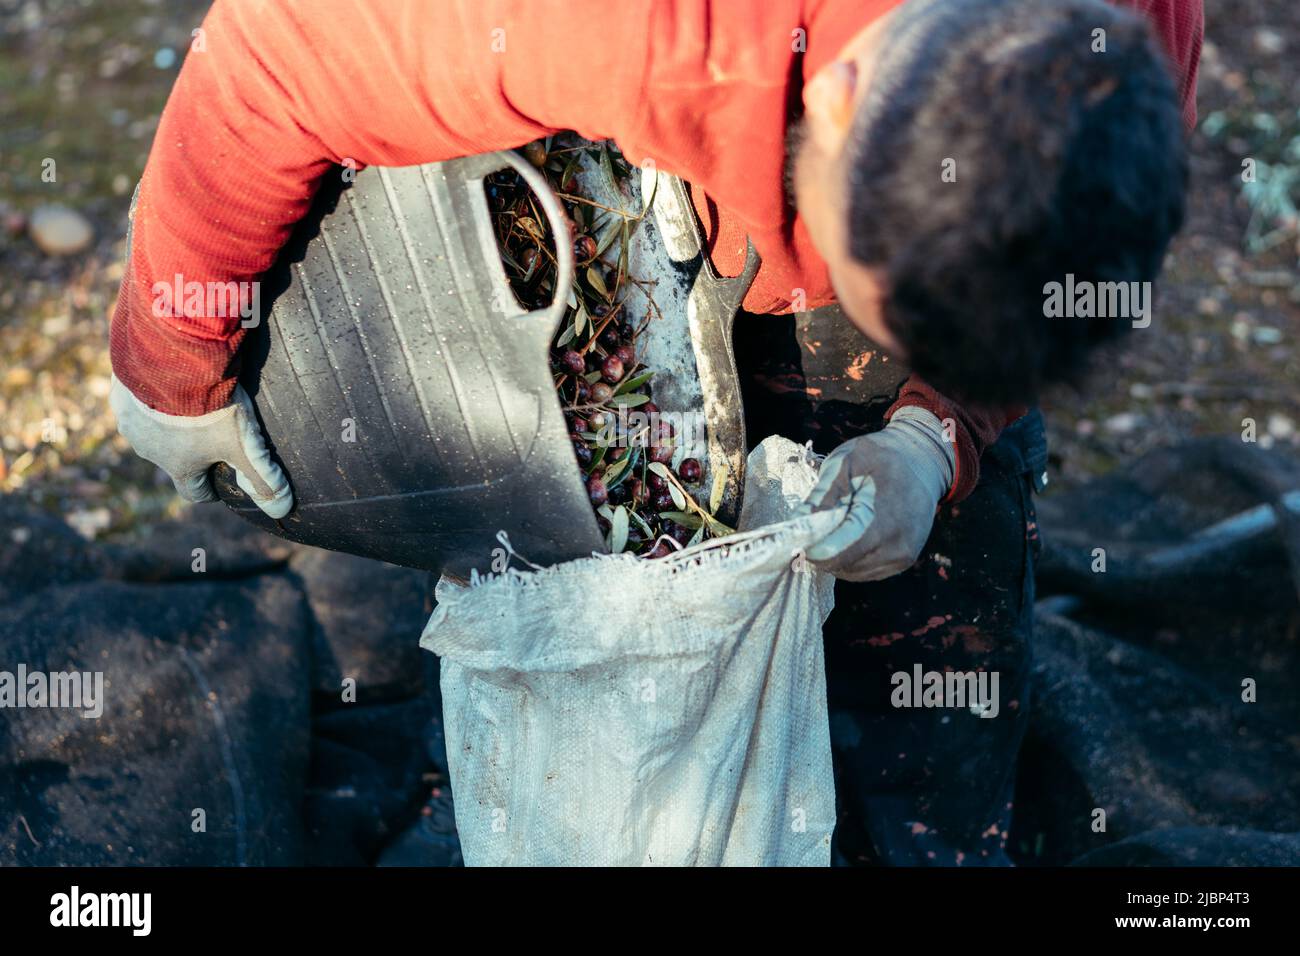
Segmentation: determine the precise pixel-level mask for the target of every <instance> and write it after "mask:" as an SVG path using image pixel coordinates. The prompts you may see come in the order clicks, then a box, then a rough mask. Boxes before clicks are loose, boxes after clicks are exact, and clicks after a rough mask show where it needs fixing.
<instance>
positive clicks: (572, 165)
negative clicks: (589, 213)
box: [560, 154, 582, 188]
mask: <svg viewBox="0 0 1300 956" xmlns="http://www.w3.org/2000/svg"><path fill="white" fill-rule="evenodd" d="M581 165H582V160H580V159H579V158H578V157H577V155H576V154H575V155H574V156H572V157H571V158H570V159H569V161H568V162H567V163H566V164H565V166H564V173H563V175H561V176H560V187H561V188H563V187H564V184H565V183H567V182H568V181H569V180H570V179H572V178H573V177H574V174H576V173H577V172H578V167H579V166H581Z"/></svg>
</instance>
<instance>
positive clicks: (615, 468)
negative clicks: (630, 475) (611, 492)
mask: <svg viewBox="0 0 1300 956" xmlns="http://www.w3.org/2000/svg"><path fill="white" fill-rule="evenodd" d="M631 460H632V459H631V457H630V456H627V457H624V458H622V459H620V460H619V461H616V462H614V464H612V465H610V466H609V470H608V471H606V472H605V484H606V486H608V485H609V483H610V482H611V481H613V480H614V479H615V478H617V477H618V476H619V475H621V474H623V472H624V470H626V468H627V465H628V462H629V461H631Z"/></svg>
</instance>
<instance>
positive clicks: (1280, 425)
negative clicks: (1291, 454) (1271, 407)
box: [1267, 412, 1295, 441]
mask: <svg viewBox="0 0 1300 956" xmlns="http://www.w3.org/2000/svg"><path fill="white" fill-rule="evenodd" d="M1267 428H1268V433H1269V434H1270V435H1272V436H1273V437H1274V438H1277V439H1280V440H1284V441H1285V440H1287V439H1289V438H1290V437H1291V436H1292V435H1294V434H1295V422H1294V421H1292V420H1291V418H1290V417H1289V416H1287V415H1283V414H1282V413H1281V412H1274V413H1273V414H1272V415H1269V416H1268V425H1267Z"/></svg>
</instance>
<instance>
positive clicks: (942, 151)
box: [793, 0, 1187, 402]
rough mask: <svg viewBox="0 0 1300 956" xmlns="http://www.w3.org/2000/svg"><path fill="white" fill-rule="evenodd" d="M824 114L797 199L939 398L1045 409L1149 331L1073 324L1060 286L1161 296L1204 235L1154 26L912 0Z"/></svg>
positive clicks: (866, 323)
mask: <svg viewBox="0 0 1300 956" xmlns="http://www.w3.org/2000/svg"><path fill="white" fill-rule="evenodd" d="M804 103H805V118H804V122H803V128H802V130H801V134H802V135H801V136H800V138H799V146H798V153H797V155H796V156H795V157H794V161H795V162H794V170H793V183H794V189H795V199H796V203H797V204H798V208H799V211H800V213H801V215H802V217H803V219H804V221H805V222H806V224H807V226H808V229H809V232H810V234H811V235H812V238H813V241H814V243H815V244H816V245H817V247H818V249H819V251H820V252H821V253H822V255H823V256H824V257H825V258H826V260H827V263H828V265H829V267H830V270H831V277H832V280H833V282H834V284H835V288H836V292H837V294H838V296H839V299H840V302H841V305H842V306H843V307H844V310H845V312H846V313H847V314H848V315H849V316H850V318H852V319H853V321H854V322H855V323H856V324H857V325H858V326H859V327H860V328H861V329H862V330H863V331H864V332H866V333H867V334H868V335H870V336H871V337H872V338H873V339H875V340H876V341H878V342H880V343H881V344H882V345H885V346H886V347H889V348H891V349H893V350H894V351H895V352H897V353H898V354H899V355H900V357H902V358H905V359H906V360H907V361H908V362H909V363H910V364H911V366H912V368H913V370H914V371H916V372H917V373H918V374H920V375H921V376H922V377H924V378H925V379H926V380H927V381H929V383H930V384H931V385H933V386H935V387H936V388H938V389H940V390H941V391H944V392H945V393H947V394H949V395H951V396H953V397H954V398H961V399H966V400H970V401H977V402H1018V401H1024V400H1028V399H1031V398H1032V397H1033V396H1034V395H1035V394H1036V393H1037V392H1038V390H1039V389H1040V388H1041V387H1042V386H1043V385H1045V384H1047V383H1050V382H1052V381H1057V380H1062V379H1071V378H1074V377H1076V376H1077V375H1078V373H1079V372H1080V370H1081V369H1082V368H1083V366H1084V362H1085V359H1086V357H1087V355H1088V353H1089V351H1090V350H1091V349H1092V347H1094V346H1095V345H1097V344H1099V343H1101V342H1105V341H1107V340H1110V339H1112V338H1114V337H1116V336H1117V335H1119V334H1120V333H1121V332H1122V331H1124V330H1125V329H1126V328H1129V327H1132V326H1133V325H1134V323H1135V321H1137V324H1139V325H1140V324H1142V321H1141V320H1140V319H1139V318H1137V317H1135V315H1134V314H1133V307H1134V306H1133V302H1130V303H1129V307H1128V309H1127V310H1125V309H1120V310H1118V311H1119V313H1120V314H1108V313H1110V312H1113V311H1116V310H1114V309H1107V308H1106V301H1105V300H1106V297H1105V296H1102V297H1101V300H1100V302H1099V301H1098V300H1096V299H1094V300H1093V307H1092V308H1091V309H1083V308H1080V309H1078V310H1075V309H1074V308H1073V307H1072V303H1067V304H1066V307H1065V308H1064V309H1061V308H1059V307H1060V305H1061V302H1060V300H1059V298H1058V299H1057V300H1056V302H1055V305H1056V306H1057V307H1058V308H1057V309H1056V310H1055V311H1054V310H1053V309H1052V308H1051V307H1049V299H1050V298H1051V297H1050V296H1049V293H1048V291H1047V290H1048V289H1058V288H1061V287H1065V286H1067V283H1068V288H1070V289H1086V288H1087V286H1089V285H1090V284H1091V285H1093V286H1095V287H1098V288H1111V289H1113V288H1115V286H1114V285H1113V284H1115V283H1137V284H1141V283H1149V282H1151V281H1152V280H1153V279H1154V278H1155V277H1156V275H1157V274H1158V273H1159V271H1160V266H1161V263H1162V261H1163V259H1164V255H1165V250H1166V248H1167V246H1168V244H1169V241H1170V239H1171V238H1172V236H1173V235H1174V233H1175V232H1177V230H1178V228H1179V227H1180V225H1181V223H1182V218H1183V198H1184V191H1185V188H1186V179H1187V167H1186V157H1185V149H1184V140H1183V130H1182V123H1181V115H1182V112H1181V109H1180V106H1179V103H1178V100H1177V96H1176V94H1175V91H1174V85H1173V82H1172V80H1171V79H1170V76H1169V73H1168V67H1167V65H1166V62H1165V60H1164V57H1163V54H1162V53H1161V51H1160V50H1159V48H1158V46H1157V45H1156V43H1155V41H1154V39H1153V38H1152V36H1151V33H1150V30H1149V29H1148V27H1147V25H1146V24H1145V23H1144V22H1143V21H1141V20H1140V19H1138V18H1136V17H1134V16H1132V15H1131V14H1128V13H1126V12H1124V11H1121V10H1117V9H1115V8H1112V7H1110V6H1108V5H1107V4H1105V3H1102V2H1100V0H909V2H906V3H903V4H902V5H901V6H900V7H898V8H897V9H896V10H895V11H894V12H893V13H891V14H890V15H889V16H888V17H886V18H884V19H883V20H881V21H878V22H877V23H875V24H873V25H872V26H870V27H868V28H867V29H866V30H864V31H863V32H862V33H860V34H859V35H858V36H857V37H855V38H854V40H853V41H851V42H850V43H849V44H848V45H846V46H845V48H844V49H843V50H842V51H841V53H840V55H839V56H838V57H837V59H836V60H835V61H834V62H832V63H831V64H829V65H828V66H826V67H824V68H823V69H821V70H820V71H819V72H818V73H817V75H816V76H814V77H812V78H811V79H810V80H809V82H808V84H807V86H806V87H805V90H804ZM1054 284H1055V285H1054ZM1103 284H1104V285H1103ZM1132 288H1133V289H1134V291H1135V292H1136V291H1137V287H1136V286H1134V287H1132ZM1148 288H1149V287H1148ZM1081 304H1082V303H1081ZM1110 304H1111V305H1113V304H1114V297H1113V296H1112V297H1111V303H1110ZM1147 304H1148V306H1149V301H1148V303H1147ZM1079 313H1085V314H1079ZM1098 313H1107V314H1100V315H1099V314H1098Z"/></svg>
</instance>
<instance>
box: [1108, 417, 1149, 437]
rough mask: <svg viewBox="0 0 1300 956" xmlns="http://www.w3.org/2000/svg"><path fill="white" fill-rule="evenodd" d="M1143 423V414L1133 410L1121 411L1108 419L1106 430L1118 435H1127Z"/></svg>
mask: <svg viewBox="0 0 1300 956" xmlns="http://www.w3.org/2000/svg"><path fill="white" fill-rule="evenodd" d="M1140 424H1142V416H1141V415H1136V414H1134V413H1133V412H1120V413H1119V414H1118V415H1112V416H1111V417H1110V418H1108V419H1106V430H1107V431H1110V432H1114V433H1116V434H1117V435H1126V434H1128V433H1129V432H1131V431H1134V430H1135V429H1136V428H1137V427H1138V426H1139V425H1140Z"/></svg>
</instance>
